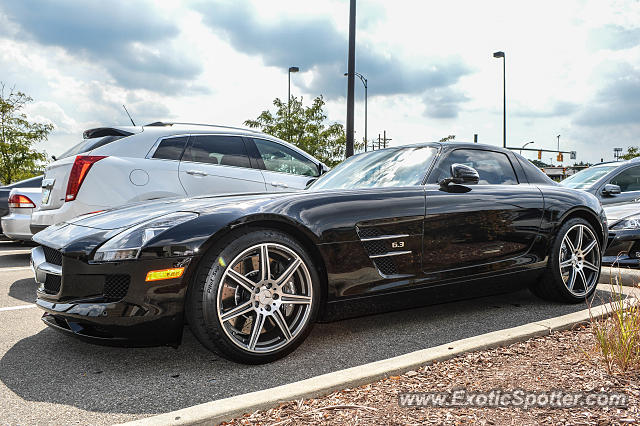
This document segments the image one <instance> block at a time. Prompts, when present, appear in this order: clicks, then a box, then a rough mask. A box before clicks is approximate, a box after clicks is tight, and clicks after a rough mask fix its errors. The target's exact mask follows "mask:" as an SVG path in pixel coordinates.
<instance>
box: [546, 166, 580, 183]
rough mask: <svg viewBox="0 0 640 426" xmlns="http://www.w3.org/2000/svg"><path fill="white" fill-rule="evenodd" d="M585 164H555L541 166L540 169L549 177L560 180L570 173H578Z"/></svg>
mask: <svg viewBox="0 0 640 426" xmlns="http://www.w3.org/2000/svg"><path fill="white" fill-rule="evenodd" d="M586 168H587V166H571V167H556V166H548V167H542V168H540V170H542V171H543V172H544V174H546V175H547V176H549V177H550V178H551V179H553V180H555V181H557V182H560V181H561V180H564V179H566V178H568V177H569V176H571V175H574V174H576V173H578V172H579V171H580V170H584V169H586Z"/></svg>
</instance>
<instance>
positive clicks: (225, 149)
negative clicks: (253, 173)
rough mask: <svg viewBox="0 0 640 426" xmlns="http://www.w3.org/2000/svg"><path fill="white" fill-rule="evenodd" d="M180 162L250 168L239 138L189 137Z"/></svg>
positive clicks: (219, 136)
mask: <svg viewBox="0 0 640 426" xmlns="http://www.w3.org/2000/svg"><path fill="white" fill-rule="evenodd" d="M182 161H194V162H198V163H208V164H219V165H221V166H233V167H245V168H251V163H250V162H249V156H248V155H247V149H246V147H245V146H244V141H243V140H242V138H241V137H239V136H222V135H202V136H191V140H190V142H189V146H188V147H187V149H186V150H185V152H184V155H183V156H182Z"/></svg>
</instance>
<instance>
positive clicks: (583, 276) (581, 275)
mask: <svg viewBox="0 0 640 426" xmlns="http://www.w3.org/2000/svg"><path fill="white" fill-rule="evenodd" d="M578 275H580V278H582V282H583V284H584V289H585V291H586V290H587V277H586V276H585V275H584V271H583V270H582V269H578Z"/></svg>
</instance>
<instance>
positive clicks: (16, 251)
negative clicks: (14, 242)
mask: <svg viewBox="0 0 640 426" xmlns="http://www.w3.org/2000/svg"><path fill="white" fill-rule="evenodd" d="M29 253H31V249H29V250H0V255H3V254H29Z"/></svg>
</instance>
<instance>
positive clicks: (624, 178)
mask: <svg viewBox="0 0 640 426" xmlns="http://www.w3.org/2000/svg"><path fill="white" fill-rule="evenodd" d="M609 183H612V184H614V185H618V186H619V187H620V191H621V192H631V191H640V166H636V167H630V168H628V169H627V170H624V171H623V172H622V173H620V174H619V175H617V176H616V177H614V178H613V179H611V181H610V182H609Z"/></svg>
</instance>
